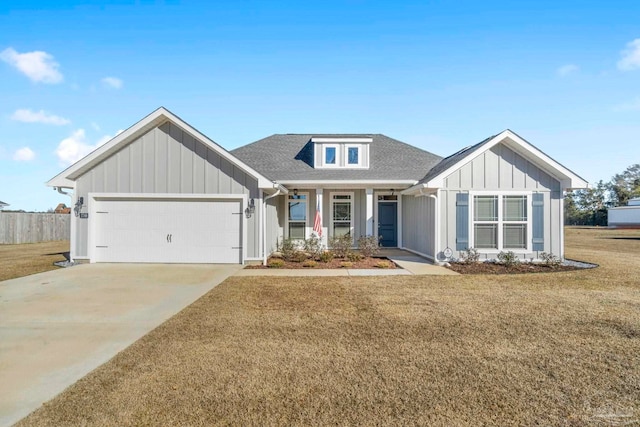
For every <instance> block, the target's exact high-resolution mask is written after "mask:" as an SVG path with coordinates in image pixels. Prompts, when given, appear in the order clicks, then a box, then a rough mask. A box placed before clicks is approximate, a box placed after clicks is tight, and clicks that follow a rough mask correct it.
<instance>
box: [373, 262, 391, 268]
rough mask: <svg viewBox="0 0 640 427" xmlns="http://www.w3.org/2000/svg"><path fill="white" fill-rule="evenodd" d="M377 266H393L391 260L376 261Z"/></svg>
mask: <svg viewBox="0 0 640 427" xmlns="http://www.w3.org/2000/svg"><path fill="white" fill-rule="evenodd" d="M376 268H391V264H390V263H389V261H378V262H377V263H376Z"/></svg>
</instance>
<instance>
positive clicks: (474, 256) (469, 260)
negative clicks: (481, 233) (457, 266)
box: [460, 248, 480, 264]
mask: <svg viewBox="0 0 640 427" xmlns="http://www.w3.org/2000/svg"><path fill="white" fill-rule="evenodd" d="M460 259H461V260H462V262H464V263H465V264H474V263H476V262H478V261H480V254H479V253H478V250H477V249H476V248H467V249H465V250H464V251H462V252H461V253H460Z"/></svg>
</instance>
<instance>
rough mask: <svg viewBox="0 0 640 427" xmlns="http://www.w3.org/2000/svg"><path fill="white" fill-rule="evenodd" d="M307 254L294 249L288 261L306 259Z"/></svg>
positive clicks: (302, 260)
mask: <svg viewBox="0 0 640 427" xmlns="http://www.w3.org/2000/svg"><path fill="white" fill-rule="evenodd" d="M307 258H308V257H307V254H306V253H304V252H302V251H295V252H294V253H293V254H292V255H291V258H290V259H289V261H291V262H304V261H306V260H307Z"/></svg>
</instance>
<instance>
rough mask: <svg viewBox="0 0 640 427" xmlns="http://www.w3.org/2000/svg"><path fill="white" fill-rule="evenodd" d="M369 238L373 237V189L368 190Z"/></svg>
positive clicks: (367, 215)
mask: <svg viewBox="0 0 640 427" xmlns="http://www.w3.org/2000/svg"><path fill="white" fill-rule="evenodd" d="M366 192H367V211H366V218H367V229H366V230H367V236H373V188H367V189H366Z"/></svg>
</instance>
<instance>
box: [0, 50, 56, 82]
mask: <svg viewBox="0 0 640 427" xmlns="http://www.w3.org/2000/svg"><path fill="white" fill-rule="evenodd" d="M0 59H2V60H3V61H4V62H6V63H7V64H10V65H12V66H13V67H15V68H17V69H18V70H19V71H20V72H21V73H22V74H24V75H25V76H27V77H29V78H30V79H31V80H32V81H34V82H42V83H60V82H62V80H63V77H62V74H61V73H60V71H58V67H59V66H60V65H59V64H58V63H57V62H55V61H54V60H53V56H52V55H50V54H48V53H47V52H43V51H39V50H36V51H33V52H25V53H18V52H16V51H15V49H13V48H12V47H10V48H7V49H5V50H3V51H2V52H0Z"/></svg>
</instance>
